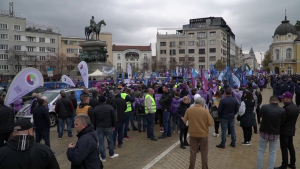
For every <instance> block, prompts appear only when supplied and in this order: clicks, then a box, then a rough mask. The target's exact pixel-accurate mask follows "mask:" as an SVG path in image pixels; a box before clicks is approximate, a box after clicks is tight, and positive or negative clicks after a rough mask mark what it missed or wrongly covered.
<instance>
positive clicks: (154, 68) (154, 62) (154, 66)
mask: <svg viewBox="0 0 300 169" xmlns="http://www.w3.org/2000/svg"><path fill="white" fill-rule="evenodd" d="M151 68H152V71H154V70H156V69H157V60H156V57H152V58H151Z"/></svg>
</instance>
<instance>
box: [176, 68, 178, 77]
mask: <svg viewBox="0 0 300 169" xmlns="http://www.w3.org/2000/svg"><path fill="white" fill-rule="evenodd" d="M176 76H178V66H177V67H176Z"/></svg>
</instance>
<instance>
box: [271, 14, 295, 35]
mask: <svg viewBox="0 0 300 169" xmlns="http://www.w3.org/2000/svg"><path fill="white" fill-rule="evenodd" d="M288 33H291V34H293V35H297V30H296V27H295V26H294V25H292V24H290V21H289V20H286V18H285V20H284V21H282V22H281V24H280V25H279V26H278V27H277V28H276V30H275V32H274V36H275V35H286V34H288Z"/></svg>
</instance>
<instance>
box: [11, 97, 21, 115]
mask: <svg viewBox="0 0 300 169" xmlns="http://www.w3.org/2000/svg"><path fill="white" fill-rule="evenodd" d="M12 105H13V108H14V112H15V114H16V113H18V111H19V110H20V109H21V108H22V105H23V101H22V98H19V99H17V100H16V101H14V102H13V103H12Z"/></svg>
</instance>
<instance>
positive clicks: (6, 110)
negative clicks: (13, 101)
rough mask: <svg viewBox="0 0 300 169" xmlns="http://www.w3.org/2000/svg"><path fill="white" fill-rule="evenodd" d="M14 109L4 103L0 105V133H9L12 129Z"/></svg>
mask: <svg viewBox="0 0 300 169" xmlns="http://www.w3.org/2000/svg"><path fill="white" fill-rule="evenodd" d="M14 123H15V113H14V110H13V109H12V108H10V107H7V106H5V105H0V134H3V133H11V132H12V131H13V130H14Z"/></svg>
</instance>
